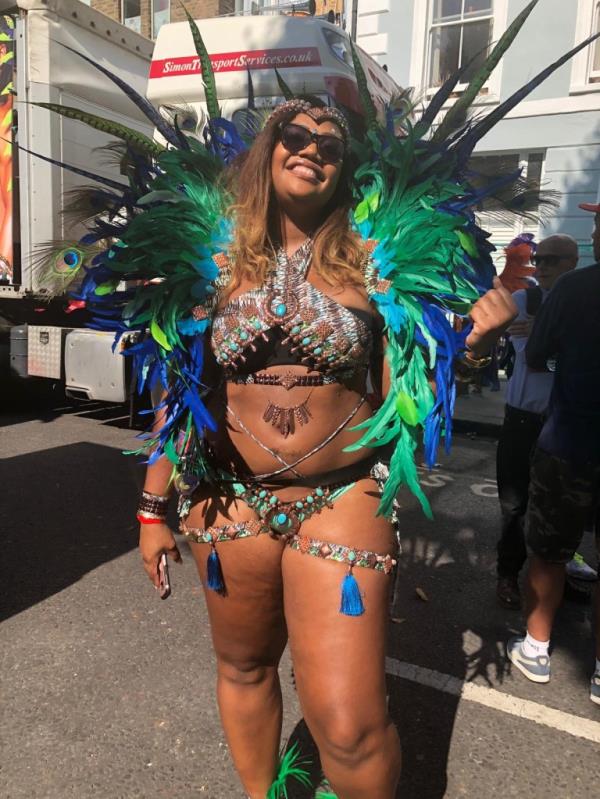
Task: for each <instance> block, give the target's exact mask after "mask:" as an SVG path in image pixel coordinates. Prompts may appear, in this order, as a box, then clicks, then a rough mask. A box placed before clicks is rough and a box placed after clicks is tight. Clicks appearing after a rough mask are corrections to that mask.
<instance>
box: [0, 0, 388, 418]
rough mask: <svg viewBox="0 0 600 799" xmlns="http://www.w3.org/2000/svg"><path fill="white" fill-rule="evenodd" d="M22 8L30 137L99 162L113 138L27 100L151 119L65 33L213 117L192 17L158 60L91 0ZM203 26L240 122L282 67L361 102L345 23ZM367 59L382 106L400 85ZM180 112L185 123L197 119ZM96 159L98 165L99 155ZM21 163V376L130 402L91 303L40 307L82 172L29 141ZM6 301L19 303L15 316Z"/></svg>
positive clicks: (17, 351)
mask: <svg viewBox="0 0 600 799" xmlns="http://www.w3.org/2000/svg"><path fill="white" fill-rule="evenodd" d="M19 7H20V9H21V16H20V17H19V18H18V20H17V39H16V42H17V48H16V51H17V100H18V102H17V107H18V108H20V109H22V110H20V111H19V120H18V140H19V143H20V145H21V146H24V147H27V149H31V150H34V151H36V152H38V153H41V154H44V155H49V156H50V157H53V158H55V159H56V158H58V159H60V160H62V161H65V162H68V163H72V164H75V165H85V166H87V167H88V168H91V167H90V151H91V150H92V148H93V147H94V146H98V145H99V144H103V143H105V141H104V140H103V138H104V137H102V136H101V135H100V134H97V133H96V132H95V131H93V130H91V129H89V128H88V127H87V126H85V125H82V124H81V123H79V124H78V123H76V122H72V121H70V120H65V119H63V118H62V117H58V116H57V115H54V114H50V113H49V112H46V111H44V110H42V109H38V108H35V107H33V106H31V105H24V104H22V103H21V104H19V103H20V102H21V101H22V100H26V101H35V100H38V101H39V100H43V101H48V100H51V101H54V102H61V103H63V104H65V105H71V106H76V107H80V108H83V109H85V110H88V111H91V112H93V113H95V114H97V115H100V116H102V115H105V116H110V117H112V118H115V119H117V120H121V121H123V122H124V123H125V124H128V125H130V126H131V127H136V126H137V127H138V128H139V129H140V130H143V129H144V128H143V125H144V121H143V120H142V119H141V118H138V117H137V116H136V108H135V106H133V105H132V104H131V103H130V102H129V101H128V100H127V99H126V98H125V97H124V95H122V94H121V93H120V92H119V90H118V89H117V87H115V86H114V85H113V84H111V83H110V81H109V80H108V79H106V78H105V77H104V76H103V75H101V74H100V73H98V72H97V71H96V70H94V68H93V67H92V66H90V65H88V64H87V63H86V62H83V61H82V60H81V59H77V56H76V55H75V54H73V53H71V52H70V51H68V50H65V48H63V47H61V46H60V45H59V44H58V42H59V41H63V42H65V43H66V44H69V45H70V46H74V47H75V48H76V49H80V50H82V51H83V52H85V53H86V54H87V55H89V56H90V57H92V58H94V59H98V60H99V61H101V63H102V64H103V65H105V66H107V67H108V68H109V69H111V71H113V72H118V73H119V74H120V75H121V76H122V77H124V78H126V80H127V81H128V82H130V83H131V84H132V85H134V87H135V88H136V89H137V90H138V91H141V93H145V94H146V96H147V97H148V99H149V100H150V101H151V102H152V103H153V104H154V105H155V106H156V107H161V106H184V107H186V106H187V108H189V109H190V112H193V115H195V116H197V117H199V118H200V119H202V118H203V112H204V99H205V98H204V91H203V83H202V77H201V71H200V65H199V63H198V58H197V56H196V53H195V48H194V43H193V39H192V36H191V32H190V30H189V26H188V25H187V23H172V24H165V25H163V26H162V27H161V29H160V32H159V35H158V38H157V40H156V43H155V45H154V50H153V53H152V57H151V60H150V58H149V57H150V54H151V50H152V46H153V43H152V42H150V41H149V40H146V39H143V38H142V37H140V36H137V35H136V34H134V33H132V32H131V31H130V30H128V29H124V28H122V26H120V25H117V24H116V23H114V22H112V21H110V20H109V19H107V18H106V17H104V16H103V15H101V14H98V13H97V12H94V11H93V10H91V9H89V8H87V7H86V6H84V5H82V4H81V3H78V2H73V0H37V2H36V0H19ZM74 8H75V10H73V9H74ZM199 26H200V30H201V33H202V37H203V39H204V42H205V44H206V47H207V49H208V51H209V53H210V55H211V60H212V63H213V68H214V70H215V76H216V84H217V93H218V96H219V99H220V103H221V110H222V113H223V116H225V117H227V118H229V119H232V120H233V121H234V122H237V121H238V120H239V121H240V123H243V111H242V109H244V108H245V107H246V106H247V98H248V75H249V74H250V75H251V78H252V84H253V89H254V96H255V100H256V105H257V106H259V107H260V106H267V107H270V106H273V105H274V104H275V103H277V102H279V101H281V100H282V97H281V89H280V87H279V84H278V81H277V76H276V73H275V69H274V68H275V67H276V68H277V70H278V71H279V73H280V74H281V76H282V77H283V79H284V80H285V82H286V83H287V84H288V85H289V86H290V88H291V89H292V91H294V92H296V93H300V92H305V93H310V94H315V95H320V96H322V97H326V96H328V95H329V96H331V97H334V98H335V99H336V100H338V101H339V102H341V103H343V104H344V105H345V106H347V107H349V108H350V109H354V110H356V111H358V110H359V106H358V94H357V89H356V83H355V80H354V72H353V69H352V58H351V54H350V42H349V39H348V35H347V34H346V33H345V32H344V31H343V30H342V29H341V28H340V27H338V26H336V25H333V24H330V23H328V22H326V21H324V20H321V19H316V18H311V17H299V16H288V15H285V14H281V15H279V16H268V17H261V16H242V17H229V18H222V19H206V20H200V21H199ZM0 45H1V41H0ZM360 57H361V60H362V62H363V66H364V68H365V73H366V75H367V80H368V82H369V88H370V91H371V94H372V95H373V96H374V98H375V100H376V103H377V104H378V105H379V106H380V107H381V108H383V106H384V104H385V102H386V101H388V100H389V99H390V98H391V97H392V96H393V95H395V94H397V93H399V91H400V89H399V87H398V86H397V85H396V83H395V82H394V81H393V80H392V79H391V78H390V76H389V75H388V74H387V73H386V72H385V70H383V69H382V68H381V67H380V66H379V65H378V64H377V63H376V62H375V61H373V59H371V58H370V57H369V56H368V55H367V54H366V53H362V52H361V53H360ZM148 68H149V70H148ZM148 72H149V77H147V76H148ZM0 111H1V108H0ZM0 117H1V114H0ZM178 118H179V121H180V124H181V126H182V127H183V128H184V129H186V127H187V125H186V124H185V122H186V121H185V120H184V119H182V118H181V116H179V117H178ZM15 158H16V154H15ZM92 166H93V168H94V169H96V168H97V167H98V164H93V165H92ZM18 168H19V191H18V197H17V196H16V194H17V193H15V200H16V201H17V202H18V203H19V207H20V224H19V226H18V229H17V232H19V231H20V244H21V253H22V256H21V259H20V270H19V268H17V267H16V268H15V271H14V275H13V277H12V279H11V281H10V283H9V284H5V285H1V284H0V319H1V318H2V317H5V319H7V320H8V326H11V327H12V331H11V336H12V342H11V350H10V352H11V355H10V360H11V363H12V368H13V371H14V372H17V373H18V374H19V375H21V376H31V375H34V376H38V377H50V378H53V379H55V380H61V381H64V384H65V390H66V393H67V394H69V395H71V396H78V397H84V398H88V399H94V400H106V401H112V402H120V401H124V400H125V399H126V395H127V393H128V389H129V379H128V376H127V373H126V367H125V362H126V361H127V360H128V359H125V358H122V357H120V355H119V353H112V351H111V345H112V338H113V337H112V336H111V335H110V334H108V333H98V332H95V331H90V330H86V329H84V328H82V327H81V326H80V325H81V322H79V324H77V322H78V320H77V319H76V315H77V314H80V315H81V313H82V312H76V313H73V314H72V315H71V316H69V317H66V316H64V314H63V315H62V317H61V316H60V314H61V313H62V311H61V310H60V309H62V308H63V307H64V306H65V305H66V302H65V301H64V300H63V302H62V304H61V303H55V306H56V308H54V306H50V307H48V309H47V310H45V311H43V312H42V313H40V312H39V309H40V308H44V307H45V306H44V305H43V303H42V302H41V301H40V300H41V298H40V296H39V291H38V289H39V287H38V286H36V282H35V276H36V272H35V269H32V267H31V254H32V253H34V252H35V249H36V246H38V245H40V244H43V243H44V242H46V241H49V240H56V239H60V238H62V237H65V235H66V234H68V235H70V236H71V237H73V233H72V232H70V233H69V232H68V231H66V230H65V229H64V223H63V221H62V220H61V216H60V207H61V205H60V204H61V195H62V193H63V192H64V191H65V190H66V189H69V188H72V187H73V186H75V185H77V184H78V183H81V178H78V177H77V176H76V175H72V174H70V173H68V172H66V171H63V170H61V169H60V168H59V167H56V166H52V165H50V164H48V163H46V162H43V161H40V160H39V159H37V158H35V157H34V156H31V155H29V154H27V153H26V152H23V151H21V152H20V154H19V156H18ZM83 182H84V183H85V182H86V181H83ZM88 182H89V181H88ZM7 305H8V306H10V305H12V306H13V308H14V309H15V312H13V313H12V314H10V315H9V314H8V313H7V311H6V306H7ZM6 326H7V325H6V323H5V327H6Z"/></svg>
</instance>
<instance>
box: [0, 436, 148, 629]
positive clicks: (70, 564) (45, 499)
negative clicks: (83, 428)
mask: <svg viewBox="0 0 600 799" xmlns="http://www.w3.org/2000/svg"><path fill="white" fill-rule="evenodd" d="M0 484H1V485H2V504H1V509H0V541H1V546H2V560H3V563H2V573H3V579H2V582H3V586H2V595H3V599H2V606H1V607H0V620H2V619H6V618H8V617H9V616H12V615H14V614H15V613H20V612H21V611H23V610H26V609H27V608H28V607H30V606H31V605H34V604H36V603H37V602H41V601H42V600H44V599H46V598H47V597H49V596H51V595H52V594H55V593H57V592H58V591H62V590H63V589H65V588H67V587H68V586H69V585H71V584H72V583H74V582H76V581H77V580H79V579H80V578H81V577H82V576H83V575H84V574H86V573H87V572H89V571H91V570H92V569H95V568H97V567H98V566H100V565H101V564H102V563H105V562H107V561H109V560H112V559H113V558H117V557H119V556H120V555H123V554H124V553H125V552H128V551H129V550H130V549H132V548H134V547H135V546H136V545H137V529H136V526H135V507H134V506H135V502H136V497H137V487H136V485H135V474H134V466H133V465H132V464H131V463H130V462H128V461H127V459H125V458H124V457H123V455H122V454H121V452H120V451H119V450H118V449H113V448H111V447H104V446H99V445H97V444H89V443H79V444H70V445H69V446H65V447H56V448H54V449H48V450H41V451H38V452H34V453H31V454H28V455H21V456H18V457H14V458H6V459H4V460H3V461H2V462H1V464H0Z"/></svg>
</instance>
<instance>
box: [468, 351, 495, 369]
mask: <svg viewBox="0 0 600 799" xmlns="http://www.w3.org/2000/svg"><path fill="white" fill-rule="evenodd" d="M461 361H462V362H463V363H464V364H466V366H468V367H469V368H470V369H485V367H486V366H488V365H489V364H490V363H491V362H492V356H491V355H484V356H483V358H476V357H475V356H474V355H473V354H472V353H471V351H470V350H465V351H464V352H463V354H462V356H461Z"/></svg>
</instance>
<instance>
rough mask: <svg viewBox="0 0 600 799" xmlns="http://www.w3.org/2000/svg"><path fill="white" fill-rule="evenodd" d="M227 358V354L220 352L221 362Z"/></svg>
mask: <svg viewBox="0 0 600 799" xmlns="http://www.w3.org/2000/svg"><path fill="white" fill-rule="evenodd" d="M228 358H229V355H227V353H226V352H222V353H221V360H222V361H226V360H227V359H228Z"/></svg>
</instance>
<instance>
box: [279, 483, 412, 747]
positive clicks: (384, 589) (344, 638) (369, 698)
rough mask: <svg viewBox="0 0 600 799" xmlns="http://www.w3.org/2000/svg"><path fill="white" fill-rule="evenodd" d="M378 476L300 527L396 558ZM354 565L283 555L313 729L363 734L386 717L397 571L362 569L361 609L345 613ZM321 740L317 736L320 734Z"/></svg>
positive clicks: (299, 676)
mask: <svg viewBox="0 0 600 799" xmlns="http://www.w3.org/2000/svg"><path fill="white" fill-rule="evenodd" d="M378 504H379V495H378V494H377V492H376V487H375V484H374V482H373V481H371V480H363V481H360V482H359V483H358V484H357V485H356V486H355V487H354V488H353V489H352V490H351V491H349V492H348V493H347V494H345V495H344V496H343V497H342V498H341V499H339V500H338V501H337V502H336V503H335V504H334V506H333V508H331V509H329V510H327V511H324V512H322V513H321V514H319V515H315V516H313V517H312V518H311V519H310V520H308V522H305V523H304V524H303V525H302V529H301V533H302V534H303V535H306V536H310V537H312V538H316V539H320V540H323V541H328V542H333V543H337V544H344V545H346V546H352V547H356V548H359V549H366V550H370V551H373V552H376V553H377V554H381V555H387V554H390V555H392V556H394V557H395V555H396V549H397V543H396V538H395V533H394V530H393V528H392V525H391V524H390V523H389V522H387V521H386V520H385V519H383V518H382V517H376V511H377V506H378ZM346 572H347V567H346V566H344V565H343V564H341V563H336V562H334V561H330V560H322V559H321V558H319V557H314V556H310V555H304V554H301V553H300V552H298V551H295V550H290V549H287V550H286V551H285V553H284V556H283V581H284V594H285V616H286V621H287V626H288V632H289V637H290V646H291V651H292V658H293V662H294V672H295V675H296V682H297V686H298V694H299V698H300V702H301V705H302V710H303V712H304V714H305V718H306V720H307V722H308V724H309V726H310V727H312V728H313V734H314V735H315V737H317V734H318V730H317V729H315V727H316V728H318V727H320V726H322V723H323V721H324V720H326V721H327V727H328V728H329V729H330V730H331V728H333V729H334V730H335V729H336V727H339V729H340V733H341V734H342V735H344V732H343V731H344V729H346V731H347V728H348V725H351V726H355V727H356V734H359V733H360V732H361V731H364V730H365V729H367V730H368V729H369V728H372V727H378V726H380V725H383V724H385V722H386V717H387V710H386V689H385V638H386V626H387V624H386V622H387V616H388V603H389V595H390V590H391V580H392V578H391V577H390V576H388V575H385V574H383V573H382V572H377V571H375V570H373V569H369V568H356V569H355V570H354V574H355V577H356V579H357V582H358V584H359V588H360V592H361V595H362V597H363V603H364V608H365V611H364V613H363V615H361V616H345V615H343V614H341V613H340V591H341V584H342V581H343V579H344V576H345V575H346ZM317 742H318V741H317Z"/></svg>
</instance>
